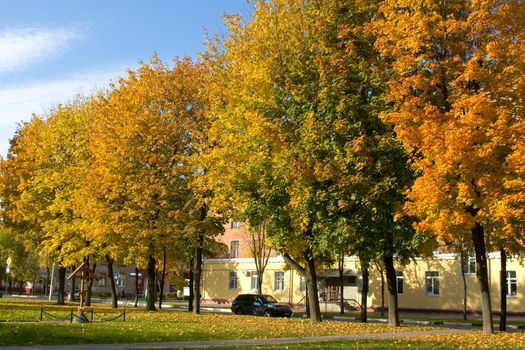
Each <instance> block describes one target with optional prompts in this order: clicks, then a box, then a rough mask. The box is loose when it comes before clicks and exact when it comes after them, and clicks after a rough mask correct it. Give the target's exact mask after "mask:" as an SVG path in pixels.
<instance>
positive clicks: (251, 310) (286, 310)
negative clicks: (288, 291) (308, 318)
mask: <svg viewBox="0 0 525 350" xmlns="http://www.w3.org/2000/svg"><path fill="white" fill-rule="evenodd" d="M232 312H233V313H234V314H236V315H259V316H269V317H272V316H281V317H291V316H292V308H291V307H290V305H289V304H284V303H279V302H278V301H277V300H275V299H274V297H272V296H271V295H264V294H239V295H238V296H237V297H236V298H235V299H234V300H233V302H232Z"/></svg>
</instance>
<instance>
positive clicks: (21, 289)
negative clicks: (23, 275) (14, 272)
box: [18, 281, 24, 295]
mask: <svg viewBox="0 0 525 350" xmlns="http://www.w3.org/2000/svg"><path fill="white" fill-rule="evenodd" d="M18 294H19V295H22V294H24V281H19V282H18Z"/></svg>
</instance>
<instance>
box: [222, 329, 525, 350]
mask: <svg viewBox="0 0 525 350" xmlns="http://www.w3.org/2000/svg"><path fill="white" fill-rule="evenodd" d="M473 339H476V340H475V341H474V340H473ZM524 347H525V336H524V335H522V334H518V333H506V334H495V335H484V334H481V332H468V333H465V334H461V335H455V336H454V337H452V338H451V337H450V336H448V335H447V336H433V337H432V338H431V339H427V338H424V337H422V338H418V339H382V340H358V341H341V342H323V343H309V344H290V345H275V346H252V347H235V348H232V347H229V348H226V347H225V348H214V349H217V350H226V349H235V350H255V349H257V350H270V349H288V350H309V349H323V350H346V349H357V350H365V349H372V350H383V349H415V350H428V349H432V350H455V349H501V350H507V349H509V350H510V349H523V348H524Z"/></svg>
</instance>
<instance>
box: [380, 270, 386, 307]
mask: <svg viewBox="0 0 525 350" xmlns="http://www.w3.org/2000/svg"><path fill="white" fill-rule="evenodd" d="M380 273H381V317H385V271H384V270H383V269H381V270H380Z"/></svg>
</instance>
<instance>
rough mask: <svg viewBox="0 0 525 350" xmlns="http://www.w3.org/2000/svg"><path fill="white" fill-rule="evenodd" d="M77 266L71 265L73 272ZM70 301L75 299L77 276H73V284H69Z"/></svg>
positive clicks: (68, 298) (68, 297)
mask: <svg viewBox="0 0 525 350" xmlns="http://www.w3.org/2000/svg"><path fill="white" fill-rule="evenodd" d="M76 268H77V267H76V266H75V265H73V266H72V267H71V272H73V271H75V269H76ZM67 300H68V301H74V300H75V277H74V276H73V277H72V278H71V284H70V285H69V295H68V296H67Z"/></svg>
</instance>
